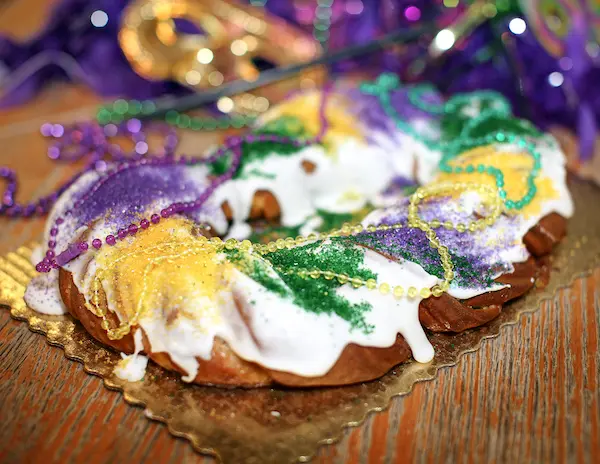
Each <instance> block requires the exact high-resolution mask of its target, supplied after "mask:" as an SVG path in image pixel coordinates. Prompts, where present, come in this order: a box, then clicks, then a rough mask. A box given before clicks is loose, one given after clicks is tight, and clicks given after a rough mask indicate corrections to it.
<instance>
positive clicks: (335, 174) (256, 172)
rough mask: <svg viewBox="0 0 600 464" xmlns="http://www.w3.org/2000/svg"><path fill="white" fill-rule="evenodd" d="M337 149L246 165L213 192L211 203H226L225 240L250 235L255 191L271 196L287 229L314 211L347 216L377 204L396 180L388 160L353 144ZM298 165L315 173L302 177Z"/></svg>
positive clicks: (369, 148) (353, 141)
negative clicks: (227, 224)
mask: <svg viewBox="0 0 600 464" xmlns="http://www.w3.org/2000/svg"><path fill="white" fill-rule="evenodd" d="M336 146H337V148H336V150H335V153H333V154H328V153H327V152H326V151H325V149H324V148H323V147H321V146H320V145H311V146H308V147H306V148H303V149H302V150H300V151H298V152H297V153H293V154H287V155H280V154H277V153H272V154H270V155H268V156H266V157H265V158H264V159H259V160H255V161H252V162H250V163H248V164H246V165H245V166H244V169H243V171H242V172H241V173H240V175H239V176H238V177H237V178H236V179H232V180H231V181H229V182H226V183H225V184H224V185H222V186H221V187H220V188H219V189H218V190H217V191H216V192H215V202H216V203H217V204H222V203H224V202H227V203H228V204H229V206H230V208H231V211H232V216H233V217H232V220H233V224H232V226H231V229H230V230H229V233H228V237H233V238H237V239H242V238H246V237H248V236H249V235H250V232H251V230H250V227H249V226H248V224H246V220H247V219H248V216H249V214H250V209H251V207H252V203H253V199H254V195H255V194H256V193H257V192H258V191H267V192H270V193H272V194H273V195H274V197H275V198H276V199H277V202H278V204H279V207H280V210H281V218H280V220H281V224H282V225H283V226H286V227H294V226H299V225H301V224H302V223H304V221H306V219H308V218H310V217H311V216H314V215H315V214H316V213H317V210H319V209H320V210H325V211H329V212H332V213H348V212H353V211H356V210H359V209H360V208H362V207H364V206H365V205H366V204H367V202H370V201H372V200H374V199H376V198H377V197H378V195H379V193H380V192H381V191H382V190H383V189H385V187H387V186H388V185H389V183H390V182H391V180H392V179H393V177H394V175H395V171H394V169H393V165H392V157H391V156H390V154H389V153H386V152H385V151H384V150H382V149H381V148H379V147H377V146H368V145H365V144H363V143H361V142H359V141H358V140H357V139H354V138H348V139H345V140H343V141H339V142H338V143H337V145H336ZM303 161H307V162H310V163H313V164H314V165H315V166H316V169H315V170H314V171H313V172H310V173H309V172H306V171H305V170H304V169H303V168H302V162H303Z"/></svg>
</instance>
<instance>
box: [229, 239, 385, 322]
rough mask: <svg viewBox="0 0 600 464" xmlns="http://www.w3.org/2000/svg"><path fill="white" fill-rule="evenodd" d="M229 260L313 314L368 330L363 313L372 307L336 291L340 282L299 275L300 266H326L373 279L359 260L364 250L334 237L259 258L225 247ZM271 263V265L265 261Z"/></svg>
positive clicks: (254, 278) (375, 276)
mask: <svg viewBox="0 0 600 464" xmlns="http://www.w3.org/2000/svg"><path fill="white" fill-rule="evenodd" d="M225 253H226V254H227V256H228V258H229V259H230V261H231V262H232V263H233V264H234V265H235V266H236V267H238V269H240V270H241V271H242V272H244V273H245V274H247V275H248V276H249V277H250V278H252V279H253V280H255V281H256V282H257V283H259V284H261V285H262V286H264V287H265V288H266V289H268V290H269V291H272V292H274V293H276V294H278V295H280V296H282V297H285V298H290V299H291V300H292V301H293V302H294V304H296V305H298V306H299V307H301V308H303V309H304V310H306V311H310V312H312V313H316V314H336V315H338V316H339V317H341V318H342V319H344V320H345V321H348V322H349V323H350V325H351V327H352V328H353V329H359V330H362V331H363V332H364V333H370V332H371V331H372V330H373V327H372V326H371V325H369V324H367V322H366V321H365V313H366V312H368V311H370V310H371V309H372V307H371V305H370V304H368V303H367V302H361V303H351V302H350V301H348V300H347V299H346V298H344V297H341V296H339V295H337V294H336V289H337V288H339V287H340V286H341V284H340V283H339V282H338V281H337V280H336V279H332V280H327V279H324V278H318V279H313V278H310V277H307V278H302V277H300V276H299V275H298V274H297V271H298V270H301V269H308V270H310V269H320V270H329V271H332V272H335V273H344V274H346V275H349V276H352V277H360V278H362V279H365V280H366V279H376V278H377V274H375V273H373V272H372V271H371V270H368V269H365V268H364V267H363V266H362V264H363V260H364V250H363V249H362V248H360V247H357V246H354V245H353V246H348V245H345V244H343V243H342V242H341V241H339V240H338V239H332V240H331V243H329V244H326V245H324V244H323V242H315V243H310V244H307V245H303V246H301V247H295V248H291V249H283V250H278V251H276V252H273V253H268V254H266V255H264V256H263V257H262V258H258V257H253V256H250V255H248V254H246V253H242V252H240V251H239V250H231V251H225ZM268 263H270V264H272V266H273V267H272V268H271V267H270V266H269V264H268Z"/></svg>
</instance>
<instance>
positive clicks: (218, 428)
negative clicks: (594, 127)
mask: <svg viewBox="0 0 600 464" xmlns="http://www.w3.org/2000/svg"><path fill="white" fill-rule="evenodd" d="M571 190H572V193H573V197H574V200H575V207H576V210H577V211H578V214H577V215H576V216H575V217H574V218H573V219H571V221H570V223H569V235H568V237H567V238H566V239H565V240H564V241H563V242H562V243H561V244H560V245H559V247H558V248H557V250H556V251H555V253H554V255H553V256H554V259H553V271H552V277H551V279H550V283H549V285H548V286H547V287H546V288H544V289H543V290H539V289H538V290H532V291H531V292H529V293H528V294H527V295H526V296H525V297H523V298H521V299H518V300H517V301H515V302H514V303H512V304H510V305H508V306H506V307H505V309H504V310H503V311H502V314H501V315H500V316H499V317H498V318H497V319H495V320H494V321H492V322H490V323H489V324H487V325H486V326H484V327H481V328H478V329H474V330H469V331H466V332H464V333H462V334H457V335H443V334H434V335H432V336H431V337H430V340H431V341H432V343H433V345H434V347H435V351H436V356H435V359H434V360H433V361H432V362H431V363H429V364H418V363H416V362H407V363H405V364H402V365H400V366H398V367H397V368H396V369H394V370H393V371H392V372H390V373H388V374H387V375H386V376H384V377H383V378H381V379H380V380H377V381H373V382H368V383H365V384H361V385H355V386H350V387H338V388H321V389H312V390H289V389H287V390H286V389H265V388H263V389H255V390H242V389H220V388H214V387H200V386H196V385H187V384H184V383H183V382H182V381H181V380H179V378H178V376H177V375H175V374H172V373H169V372H167V371H165V370H163V369H161V368H160V367H158V366H156V365H154V364H152V363H150V364H149V366H148V370H147V373H146V376H145V378H144V380H142V381H140V382H135V383H128V382H126V381H123V380H121V379H119V378H117V377H116V376H115V375H113V373H112V369H113V366H114V365H115V363H116V362H117V361H118V360H119V359H120V358H119V355H118V354H117V353H116V352H113V351H111V350H109V349H106V348H104V347H102V346H100V345H99V344H97V343H96V342H95V341H94V340H93V339H92V338H91V337H90V336H89V335H88V334H87V332H86V331H85V330H84V329H83V327H82V326H81V325H80V324H78V323H76V322H74V320H73V319H71V318H70V317H69V316H44V315H40V314H37V313H34V312H33V311H32V310H30V309H29V308H27V306H25V303H24V301H23V292H24V291H25V286H26V285H27V283H28V282H29V280H30V279H31V277H33V276H34V275H35V270H34V268H33V266H32V265H31V264H30V262H29V258H30V255H31V247H25V246H24V247H21V248H19V249H18V250H16V251H15V252H14V253H9V254H8V256H6V257H5V258H0V304H2V305H6V306H8V307H10V309H11V314H12V316H13V317H14V318H16V319H19V320H23V321H27V322H28V324H29V328H30V329H31V330H32V331H34V332H39V333H41V334H44V335H45V336H46V337H47V339H48V343H50V344H51V345H56V346H60V347H62V348H63V349H64V350H65V355H66V356H67V358H69V359H74V360H77V361H79V362H82V363H83V365H84V368H85V371H86V372H88V373H90V374H95V375H98V376H100V377H102V378H103V380H104V384H105V385H106V387H108V388H110V389H115V390H120V391H122V392H123V397H124V398H125V401H127V402H128V403H130V404H134V405H138V406H142V407H144V408H145V415H146V416H147V417H149V418H150V419H155V420H158V421H161V422H164V423H166V424H167V427H168V429H169V431H170V432H171V433H172V434H173V435H176V436H178V437H186V438H188V439H189V440H190V441H191V443H192V445H193V446H194V448H195V449H196V450H198V451H200V452H203V453H207V454H211V455H214V456H218V457H220V458H221V459H222V460H223V461H224V462H231V463H254V462H257V463H258V462H260V463H262V462H278V463H283V462H290V461H294V460H300V461H307V460H308V459H310V457H311V456H313V455H314V453H315V452H316V449H317V447H318V445H320V444H330V443H333V442H335V441H336V440H337V439H339V437H340V435H341V433H342V428H343V427H347V426H356V425H358V424H360V423H361V422H362V421H363V420H364V419H365V417H366V415H367V414H368V413H369V412H371V411H381V410H382V409H384V408H386V407H387V406H388V405H389V403H390V400H391V398H392V397H393V396H396V395H404V394H407V393H409V392H410V390H411V388H412V386H413V385H414V384H415V382H419V381H423V380H429V379H432V378H434V377H435V375H436V373H437V371H438V369H440V368H442V367H446V366H453V365H455V364H456V363H457V361H458V360H459V358H460V357H461V356H462V355H463V354H465V353H468V352H471V351H476V350H477V349H479V347H480V345H481V342H482V340H484V339H486V338H493V337H497V336H498V334H499V331H500V328H501V327H503V326H505V325H511V324H515V323H516V322H517V321H518V320H519V317H520V315H521V314H523V313H526V312H531V311H535V310H536V309H537V308H539V307H540V303H541V302H542V301H543V300H545V299H548V298H551V297H552V296H553V295H554V294H555V292H556V291H557V289H559V288H560V287H564V286H566V285H569V284H570V283H571V282H572V281H573V279H575V278H576V277H580V276H581V275H584V274H585V273H587V272H589V270H591V269H592V268H593V267H595V266H596V265H598V264H599V263H600V214H592V209H593V206H592V205H597V204H598V203H599V202H600V189H598V188H595V187H593V186H591V185H589V184H584V183H577V184H576V185H571ZM273 411H277V412H278V413H279V415H277V414H276V413H275V415H274V414H272V412H273Z"/></svg>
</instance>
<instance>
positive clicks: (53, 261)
mask: <svg viewBox="0 0 600 464" xmlns="http://www.w3.org/2000/svg"><path fill="white" fill-rule="evenodd" d="M329 91H330V87H329V86H327V87H326V88H325V89H324V90H323V98H322V99H321V102H320V105H319V120H320V123H321V129H320V131H319V133H318V134H317V135H316V136H315V137H313V138H309V139H305V140H300V139H294V138H292V137H283V136H278V135H269V134H259V135H257V134H247V135H245V136H242V137H230V138H229V139H227V140H226V142H225V143H224V144H223V145H222V146H221V147H220V148H219V149H217V150H216V151H215V153H213V154H212V155H210V156H208V157H207V158H197V159H186V158H185V157H182V158H180V159H179V160H175V159H174V158H172V157H167V158H163V159H146V160H141V161H133V162H126V163H124V164H121V165H119V166H118V167H117V169H114V170H112V171H111V172H110V173H109V174H108V175H107V176H105V177H103V178H102V179H99V180H98V181H97V182H95V183H94V184H93V185H92V186H91V188H90V190H88V191H87V192H86V193H85V195H84V196H83V197H82V198H81V199H80V200H78V202H77V203H76V204H75V205H74V206H73V208H75V207H77V206H80V205H81V204H82V203H83V202H85V201H86V200H87V199H89V198H90V197H91V195H93V193H95V192H96V191H97V190H98V189H99V188H100V187H101V186H102V185H103V184H104V183H105V182H107V181H108V180H109V179H110V178H112V176H114V175H117V174H118V173H120V172H123V171H124V170H126V169H131V168H134V167H137V166H140V165H144V164H150V165H159V164H164V165H170V164H188V165H197V164H210V163H214V162H215V161H217V160H218V159H220V158H221V157H223V156H225V155H226V154H227V153H228V152H231V153H232V155H233V156H232V160H231V164H230V166H229V169H228V170H227V172H225V173H224V174H222V175H221V176H219V177H217V178H216V179H214V180H213V182H211V184H210V186H208V187H207V188H206V190H204V192H202V194H201V195H200V196H199V197H198V198H196V199H195V200H193V201H190V202H185V203H181V202H174V203H172V204H170V205H169V206H167V207H166V208H164V209H163V210H161V211H160V215H159V214H156V213H155V214H152V215H151V217H150V219H146V218H145V219H142V220H141V221H140V223H139V225H138V224H130V225H129V226H128V227H125V228H123V229H120V230H118V231H117V232H116V233H114V234H109V235H107V236H106V237H105V239H104V240H105V242H106V243H107V244H108V245H111V246H112V245H115V244H116V242H117V238H118V239H120V240H124V239H125V238H126V237H127V236H128V235H132V236H133V235H135V234H136V233H137V232H138V230H139V229H147V228H149V227H151V226H152V225H155V224H158V223H159V222H160V220H161V218H168V217H170V216H172V215H173V214H178V213H188V212H191V211H193V210H195V209H198V208H200V207H202V206H203V205H204V203H205V202H206V201H207V200H208V199H209V198H210V197H211V195H212V194H213V193H214V191H215V190H216V189H217V188H218V187H220V186H221V185H222V184H224V183H225V182H227V181H228V180H230V179H231V178H232V177H233V176H234V174H235V173H236V171H237V169H238V168H239V166H240V163H241V159H242V145H243V144H244V143H255V142H276V143H281V144H293V145H295V146H308V145H311V144H314V143H320V142H321V141H322V139H323V137H324V135H325V133H326V132H327V129H328V122H327V118H326V104H327V100H328V95H329ZM69 214H72V209H71V210H68V211H67V212H66V213H65V215H69ZM59 220H62V219H61V218H59ZM58 225H59V224H58V220H57V223H56V224H55V225H54V228H55V229H56V230H57V231H58ZM52 230H54V229H52ZM49 245H50V243H49ZM91 245H92V247H93V248H95V249H99V248H101V246H102V240H101V239H99V238H94V239H93V240H92V241H91ZM54 246H55V244H54ZM50 248H51V249H50V250H49V251H48V252H47V254H46V258H44V260H42V261H41V262H40V263H38V265H37V266H36V269H37V270H38V271H39V272H49V271H50V269H52V268H56V267H59V266H63V265H64V264H66V263H68V262H70V261H71V260H73V259H75V258H76V257H77V256H79V255H80V254H81V253H84V252H85V251H87V250H88V249H89V244H88V243H87V242H78V243H73V244H70V245H69V246H68V247H67V249H66V250H65V251H64V252H62V253H61V254H59V255H58V256H56V258H54V252H53V250H52V248H53V247H50ZM48 253H50V254H51V256H49V255H48Z"/></svg>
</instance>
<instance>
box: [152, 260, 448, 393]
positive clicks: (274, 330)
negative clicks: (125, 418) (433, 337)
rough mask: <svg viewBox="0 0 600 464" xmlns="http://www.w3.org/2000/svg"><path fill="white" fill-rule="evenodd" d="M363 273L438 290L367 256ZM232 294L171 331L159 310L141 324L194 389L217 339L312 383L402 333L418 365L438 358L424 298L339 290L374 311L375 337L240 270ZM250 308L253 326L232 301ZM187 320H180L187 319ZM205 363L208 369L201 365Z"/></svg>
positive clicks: (202, 302) (417, 273)
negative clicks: (424, 318) (423, 316)
mask: <svg viewBox="0 0 600 464" xmlns="http://www.w3.org/2000/svg"><path fill="white" fill-rule="evenodd" d="M364 266H365V267H367V268H369V269H372V270H373V271H374V272H375V273H376V274H377V275H378V278H379V279H381V280H382V281H385V282H389V283H390V284H391V285H395V284H402V285H406V286H411V285H414V286H415V287H417V288H422V287H431V286H433V285H434V284H435V283H436V282H438V279H437V278H436V277H434V276H431V275H429V274H427V273H426V272H425V271H424V270H423V269H422V268H421V267H420V266H418V265H416V264H414V263H410V262H403V263H397V262H394V261H390V260H388V259H387V258H384V257H383V256H381V255H379V254H378V253H376V252H374V251H371V250H366V249H365V259H364ZM230 288H231V291H230V292H227V291H224V292H222V293H221V294H220V295H218V297H217V298H216V299H212V300H209V299H207V298H202V299H200V298H198V299H196V300H194V304H195V307H189V309H187V308H186V311H184V312H185V313H186V314H189V310H192V311H194V312H193V313H192V314H194V313H195V314H196V316H195V317H194V316H193V317H183V316H179V317H177V319H176V320H175V321H174V322H171V323H170V324H166V323H165V319H164V317H162V314H161V313H162V310H161V309H157V310H155V311H154V312H153V313H149V314H147V315H145V316H144V318H142V319H140V326H141V327H142V328H143V329H144V331H145V332H146V335H147V337H148V340H149V341H150V344H151V346H152V350H153V351H157V352H163V351H164V352H167V353H169V355H170V356H171V359H172V360H173V361H174V362H175V363H176V364H177V365H179V366H180V367H181V368H182V369H183V370H185V371H186V372H187V375H186V376H184V377H183V380H185V381H188V382H189V381H192V380H193V379H194V378H195V376H196V373H197V371H198V361H197V359H196V358H197V357H198V358H201V359H210V357H211V351H212V348H213V341H214V338H215V337H220V338H221V339H223V340H225V341H226V342H227V343H228V345H229V346H230V347H231V349H232V350H233V351H234V352H235V353H236V354H238V355H239V356H240V357H241V358H243V359H245V360H247V361H252V362H256V363H259V364H260V365H262V366H264V367H267V368H270V369H274V370H279V371H284V372H292V373H295V374H298V375H302V376H305V377H312V376H320V375H324V374H325V373H327V372H328V371H329V370H330V369H331V367H332V366H333V365H334V364H335V362H336V361H337V359H338V358H339V356H340V354H341V352H342V350H343V349H344V348H345V347H346V346H347V345H348V344H350V343H355V344H358V345H361V346H372V347H388V346H390V345H392V344H393V343H394V342H395V340H396V336H397V334H398V333H400V334H401V335H402V336H403V337H404V338H405V339H406V341H407V343H408V344H409V346H410V348H411V350H412V352H413V356H414V357H415V359H416V360H417V361H419V362H428V361H430V360H431V359H432V358H433V347H432V346H431V344H430V343H429V341H428V340H427V337H426V336H425V333H424V331H423V328H422V327H421V324H420V323H419V316H418V307H419V303H420V301H421V298H420V297H417V298H413V299H408V298H404V299H395V298H393V297H390V295H382V294H381V293H379V292H378V291H372V290H367V289H365V288H362V289H353V288H352V287H348V286H345V287H340V289H339V290H338V292H339V294H340V295H341V296H344V297H345V298H347V299H348V300H350V301H351V302H355V303H360V302H363V301H364V302H367V303H369V304H371V305H372V309H371V310H370V311H368V312H366V313H365V321H366V323H367V324H368V325H372V326H373V330H372V331H371V332H370V333H365V332H364V331H362V330H361V329H357V328H355V329H353V328H352V327H351V325H350V323H349V322H348V321H346V320H344V319H342V318H341V317H340V316H338V315H336V314H316V313H313V312H310V311H307V310H306V309H304V308H301V307H299V306H297V305H296V304H294V303H293V302H292V300H291V299H289V298H285V297H281V296H279V295H277V294H275V293H273V292H270V291H268V290H266V289H265V288H264V287H262V286H261V285H260V284H258V283H257V282H255V281H254V280H252V279H251V278H250V277H248V276H246V275H245V274H243V273H241V272H239V271H237V270H234V271H233V275H232V277H231V281H230ZM234 294H235V295H236V296H237V298H238V299H240V300H241V301H243V302H244V303H243V310H244V312H245V318H246V319H247V321H248V326H246V324H245V323H244V321H243V319H242V318H241V316H240V314H239V312H238V309H237V308H236V305H235V303H234V300H233V295H234ZM207 311H208V312H210V313H215V312H216V313H218V314H219V317H218V322H215V321H214V320H212V319H210V320H203V318H200V317H197V315H198V314H205V313H206V312H207ZM180 314H181V313H180ZM200 362H201V361H200Z"/></svg>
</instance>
